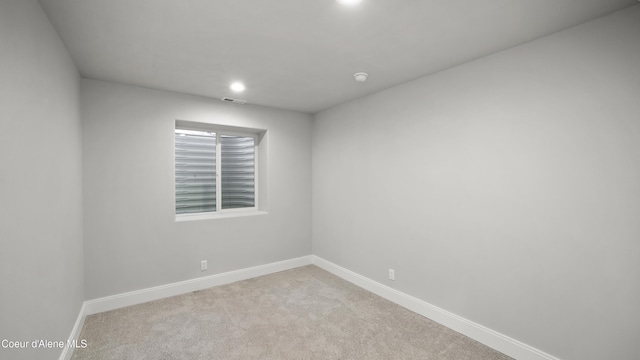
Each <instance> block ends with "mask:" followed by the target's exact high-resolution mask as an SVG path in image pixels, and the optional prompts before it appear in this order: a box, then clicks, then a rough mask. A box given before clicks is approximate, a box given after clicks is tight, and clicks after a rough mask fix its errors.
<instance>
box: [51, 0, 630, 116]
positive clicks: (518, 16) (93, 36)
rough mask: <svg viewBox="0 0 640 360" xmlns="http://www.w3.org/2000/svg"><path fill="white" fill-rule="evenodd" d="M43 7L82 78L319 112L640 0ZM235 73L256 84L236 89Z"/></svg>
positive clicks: (123, 0)
mask: <svg viewBox="0 0 640 360" xmlns="http://www.w3.org/2000/svg"><path fill="white" fill-rule="evenodd" d="M40 3H41V4H42V6H43V8H44V9H45V12H46V13H47V15H48V17H49V19H50V20H51V22H52V23H53V25H54V27H55V28H56V30H57V31H58V33H59V34H60V36H61V38H62V40H63V41H64V43H65V44H66V46H67V48H68V49H69V52H70V53H71V56H72V57H73V60H74V61H75V63H76V65H77V67H78V69H79V71H80V73H81V74H82V76H83V77H86V78H92V79H101V80H108V81H115V82H121V83H127V84H133V85H139V86H145V87H149V88H156V89H163V90H172V91H178V92H182V93H188V94H195V95H202V96H206V97H212V98H221V97H224V96H230V97H235V98H239V99H244V100H247V101H248V102H249V103H253V104H259V105H266V106H272V107H277V108H284V109H290V110H298V111H302V112H307V113H315V112H317V111H320V110H323V109H326V108H329V107H332V106H335V105H338V104H341V103H343V102H346V101H349V100H352V99H355V98H358V97H361V96H364V95H366V94H370V93H373V92H376V91H380V90H382V89H386V88H389V87H392V86H394V85H398V84H400V83H403V82H406V81H409V80H413V79H416V78H418V77H421V76H425V75H429V74H432V73H435V72H438V71H441V70H444V69H447V68H450V67H453V66H456V65H459V64H462V63H465V62H468V61H470V60H473V59H477V58H479V57H483V56H486V55H488V54H491V53H495V52H497V51H501V50H504V49H507V48H509V47H512V46H515V45H518V44H521V43H524V42H527V41H530V40H533V39H536V38H539V37H541V36H545V35H548V34H552V33H554V32H557V31H559V30H562V29H566V28H568V27H571V26H573V25H577V24H579V23H582V22H585V21H588V20H591V19H594V18H596V17H599V16H602V15H605V14H608V13H611V12H613V11H616V10H619V9H622V8H625V7H627V6H631V5H633V4H637V0H363V3H362V4H360V5H359V6H357V7H344V6H341V5H338V4H337V3H336V2H335V1H334V0H40ZM359 71H364V72H367V73H369V79H368V80H367V82H365V83H357V82H355V81H354V79H353V74H354V73H356V72H359ZM233 80H242V81H244V82H245V83H246V86H247V90H246V91H245V92H244V93H242V94H241V95H237V94H234V93H232V92H231V90H229V88H228V86H229V84H230V82H231V81H233Z"/></svg>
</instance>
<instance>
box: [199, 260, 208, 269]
mask: <svg viewBox="0 0 640 360" xmlns="http://www.w3.org/2000/svg"><path fill="white" fill-rule="evenodd" d="M205 270H207V260H202V261H200V271H205Z"/></svg>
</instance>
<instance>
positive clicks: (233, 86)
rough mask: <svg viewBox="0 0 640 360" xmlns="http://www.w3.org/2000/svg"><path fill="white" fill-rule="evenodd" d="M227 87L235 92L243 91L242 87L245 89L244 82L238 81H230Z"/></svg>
mask: <svg viewBox="0 0 640 360" xmlns="http://www.w3.org/2000/svg"><path fill="white" fill-rule="evenodd" d="M229 88H230V89H231V90H233V91H235V92H243V91H244V89H246V88H245V86H244V84H243V83H241V82H239V81H236V82H234V83H231V86H229Z"/></svg>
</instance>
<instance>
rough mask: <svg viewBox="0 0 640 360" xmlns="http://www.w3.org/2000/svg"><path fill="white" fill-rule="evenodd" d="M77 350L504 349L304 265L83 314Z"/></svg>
mask: <svg viewBox="0 0 640 360" xmlns="http://www.w3.org/2000/svg"><path fill="white" fill-rule="evenodd" d="M80 339H86V340H87V343H88V346H87V347H86V348H84V349H76V350H75V352H74V354H73V358H72V359H75V360H81V359H96V360H97V359H100V360H110V359H114V360H116V359H117V360H122V359H136V360H140V359H153V360H159V359H296V360H298V359H385V360H388V359H438V360H440V359H444V360H448V359H451V360H453V359H455V360H464V359H477V360H480V359H482V360H484V359H492V360H493V359H500V360H501V359H510V357H508V356H506V355H504V354H501V353H499V352H496V351H495V350H492V349H491V348H489V347H486V346H484V345H482V344H480V343H478V342H476V341H474V340H472V339H470V338H468V337H466V336H463V335H461V334H459V333H457V332H455V331H453V330H450V329H448V328H446V327H443V326H441V325H439V324H437V323H435V322H433V321H431V320H429V319H427V318H424V317H422V316H420V315H418V314H416V313H413V312H411V311H409V310H406V309H404V308H402V307H400V306H398V305H396V304H393V303H391V302H389V301H387V300H385V299H383V298H381V297H379V296H377V295H374V294H372V293H370V292H368V291H366V290H363V289H361V288H359V287H357V286H355V285H353V284H351V283H349V282H346V281H344V280H342V279H340V278H338V277H336V276H334V275H332V274H330V273H328V272H326V271H324V270H322V269H320V268H318V267H316V266H313V265H310V266H305V267H301V268H297V269H293V270H288V271H283V272H279V273H275V274H271V275H266V276H262V277H258V278H254V279H250V280H245V281H240V282H236V283H232V284H228V285H223V286H218V287H214V288H210V289H206V290H202V291H196V292H193V293H188V294H184V295H180V296H174V297H171V298H166V299H161V300H156V301H152V302H148V303H144V304H140V305H134V306H129V307H126V308H122V309H118V310H113V311H108V312H104V313H100V314H95V315H91V316H88V317H87V318H86V321H85V324H84V327H83V329H82V333H81V335H80Z"/></svg>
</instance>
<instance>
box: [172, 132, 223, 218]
mask: <svg viewBox="0 0 640 360" xmlns="http://www.w3.org/2000/svg"><path fill="white" fill-rule="evenodd" d="M175 146H176V154H175V156H176V162H175V166H176V214H189V213H200V212H211V211H216V134H215V133H208V132H203V131H189V130H179V129H176V131H175Z"/></svg>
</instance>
